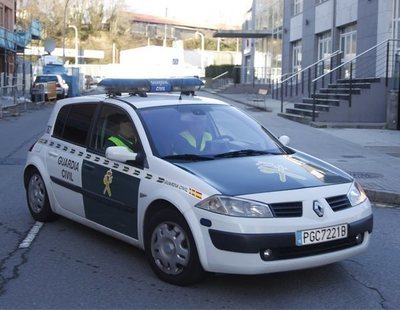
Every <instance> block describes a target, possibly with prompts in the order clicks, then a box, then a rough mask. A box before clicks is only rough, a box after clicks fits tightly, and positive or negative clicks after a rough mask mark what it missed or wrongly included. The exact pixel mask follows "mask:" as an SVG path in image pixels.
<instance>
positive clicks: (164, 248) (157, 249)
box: [145, 208, 205, 286]
mask: <svg viewBox="0 0 400 310" xmlns="http://www.w3.org/2000/svg"><path fill="white" fill-rule="evenodd" d="M146 230H147V232H148V233H147V234H145V252H146V256H147V259H148V260H149V263H150V266H151V268H152V269H153V271H154V273H155V274H156V275H157V276H158V277H159V278H160V279H161V280H163V281H165V282H168V283H171V284H174V285H179V286H186V285H190V284H194V283H196V282H198V281H200V280H201V279H202V278H203V277H204V275H205V272H204V270H203V268H202V266H201V264H200V260H199V256H198V253H197V248H196V244H195V242H194V239H193V236H192V233H191V231H190V229H189V226H188V224H187V223H186V221H185V219H184V218H183V216H182V215H181V214H180V213H179V212H178V211H176V210H174V209H172V208H166V209H163V210H161V211H158V212H157V213H155V214H154V215H152V217H151V219H150V220H149V223H148V225H147V226H146Z"/></svg>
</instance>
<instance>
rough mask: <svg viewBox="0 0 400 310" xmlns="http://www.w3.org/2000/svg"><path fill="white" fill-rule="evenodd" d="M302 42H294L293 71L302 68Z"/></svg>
mask: <svg viewBox="0 0 400 310" xmlns="http://www.w3.org/2000/svg"><path fill="white" fill-rule="evenodd" d="M301 50H302V44H301V40H298V41H295V42H293V43H292V56H293V57H292V68H293V72H297V71H300V70H301V59H302V54H301Z"/></svg>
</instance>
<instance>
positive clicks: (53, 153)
mask: <svg viewBox="0 0 400 310" xmlns="http://www.w3.org/2000/svg"><path fill="white" fill-rule="evenodd" d="M49 156H50V157H54V158H57V157H58V154H57V153H56V152H49Z"/></svg>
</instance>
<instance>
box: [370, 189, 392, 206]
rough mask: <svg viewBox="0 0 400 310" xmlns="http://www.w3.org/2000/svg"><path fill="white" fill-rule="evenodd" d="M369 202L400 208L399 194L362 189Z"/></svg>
mask: <svg viewBox="0 0 400 310" xmlns="http://www.w3.org/2000/svg"><path fill="white" fill-rule="evenodd" d="M364 190H365V193H366V194H367V196H368V198H369V200H371V201H372V202H377V203H383V204H388V205H391V206H392V207H396V206H400V194H396V193H391V192H385V191H376V190H372V189H366V188H364Z"/></svg>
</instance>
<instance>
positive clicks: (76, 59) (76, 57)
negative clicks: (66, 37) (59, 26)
mask: <svg viewBox="0 0 400 310" xmlns="http://www.w3.org/2000/svg"><path fill="white" fill-rule="evenodd" d="M68 28H74V30H75V65H77V64H78V53H79V51H78V28H76V26H74V25H68Z"/></svg>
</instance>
